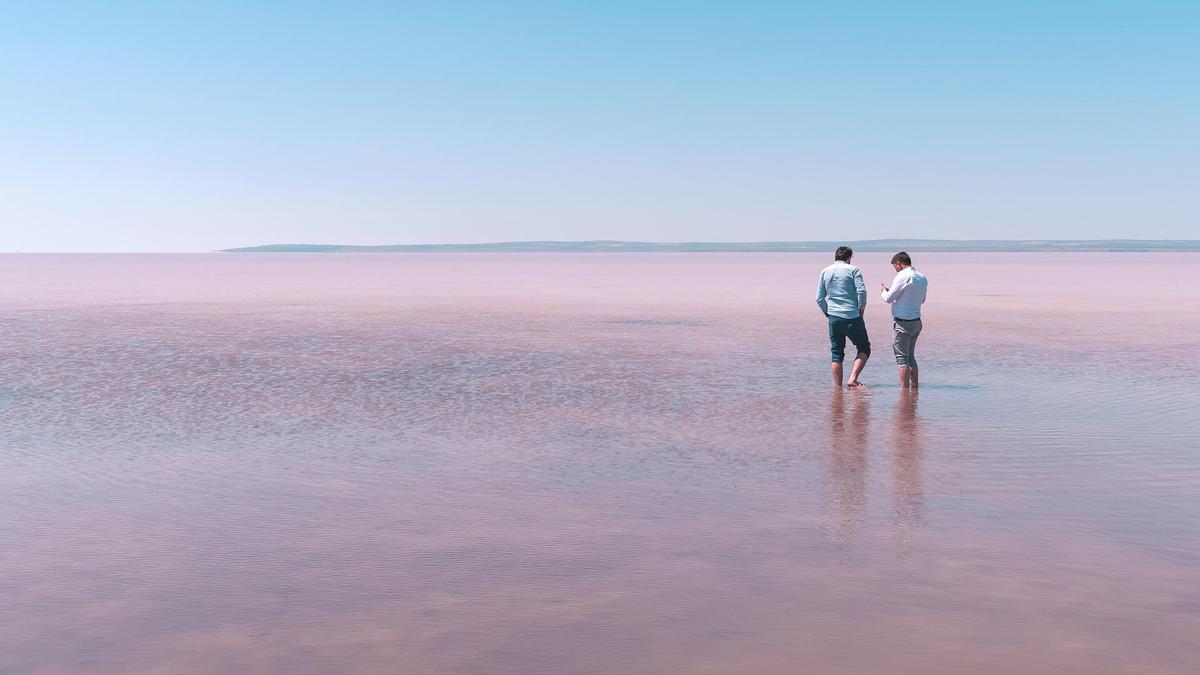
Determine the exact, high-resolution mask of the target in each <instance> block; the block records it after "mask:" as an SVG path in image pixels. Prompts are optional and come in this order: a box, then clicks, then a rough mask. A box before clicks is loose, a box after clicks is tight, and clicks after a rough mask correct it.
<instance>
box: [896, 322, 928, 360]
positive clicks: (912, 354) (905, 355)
mask: <svg viewBox="0 0 1200 675" xmlns="http://www.w3.org/2000/svg"><path fill="white" fill-rule="evenodd" d="M920 334H921V320H920V319H913V320H912V321H907V320H905V319H894V320H893V323H892V351H894V352H896V365H898V366H911V367H913V368H915V367H916V366H917V354H916V352H917V336H918V335H920Z"/></svg>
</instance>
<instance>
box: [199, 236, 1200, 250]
mask: <svg viewBox="0 0 1200 675" xmlns="http://www.w3.org/2000/svg"><path fill="white" fill-rule="evenodd" d="M843 244H845V245H848V246H851V247H853V248H854V250H855V251H858V252H862V253H870V252H894V251H900V250H906V251H918V252H923V253H930V252H938V251H945V252H975V253H985V252H1010V253H1025V252H1060V251H1091V252H1134V253H1136V252H1168V251H1200V240H1188V239H1043V240H1032V239H1019V240H1018V239H1014V240H1002V239H978V240H958V239H870V240H863V241H767V242H681V243H658V242H642V241H509V242H496V243H487V244H397V245H391V246H352V245H345V244H268V245H265V246H246V247H241V248H227V249H223V250H221V251H219V252H220V253H813V252H825V251H832V250H833V249H835V248H837V247H838V246H840V245H843Z"/></svg>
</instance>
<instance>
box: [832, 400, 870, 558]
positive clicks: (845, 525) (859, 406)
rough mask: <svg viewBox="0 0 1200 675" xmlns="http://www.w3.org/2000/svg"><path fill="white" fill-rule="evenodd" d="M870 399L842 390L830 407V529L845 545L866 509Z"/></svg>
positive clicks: (860, 522) (861, 519)
mask: <svg viewBox="0 0 1200 675" xmlns="http://www.w3.org/2000/svg"><path fill="white" fill-rule="evenodd" d="M869 396H870V393H869V392H865V391H851V392H849V393H847V392H846V391H845V390H843V389H841V388H840V387H839V388H837V389H834V390H833V393H832V398H831V399H830V404H829V484H830V487H829V489H830V518H831V520H832V524H831V528H830V529H831V531H832V534H833V536H834V537H835V538H836V539H838V540H839V541H842V542H845V541H848V540H849V538H850V535H851V534H852V533H853V532H854V530H855V529H857V528H858V526H859V525H861V524H862V521H863V516H864V514H865V512H866V508H867V431H868V429H869V428H870V426H871V413H870V406H869V402H870V401H869ZM847 398H849V399H850V400H849V402H847V401H846V399H847Z"/></svg>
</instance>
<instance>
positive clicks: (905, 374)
mask: <svg viewBox="0 0 1200 675" xmlns="http://www.w3.org/2000/svg"><path fill="white" fill-rule="evenodd" d="M898 370H899V371H900V386H901V387H908V383H909V371H911V370H913V369H912V368H909V367H908V366H900V367H899V368H898Z"/></svg>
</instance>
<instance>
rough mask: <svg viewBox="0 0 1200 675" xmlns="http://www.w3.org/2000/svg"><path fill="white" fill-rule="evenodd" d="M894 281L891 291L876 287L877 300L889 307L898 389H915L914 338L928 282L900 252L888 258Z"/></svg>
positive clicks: (883, 287)
mask: <svg viewBox="0 0 1200 675" xmlns="http://www.w3.org/2000/svg"><path fill="white" fill-rule="evenodd" d="M892 269H894V270H896V278H895V279H892V286H891V288H889V287H887V286H884V285H883V284H879V287H880V288H881V289H882V291H881V292H880V296H881V297H882V298H883V301H884V302H886V303H887V304H889V305H891V306H892V351H894V352H895V353H896V366H897V367H898V368H899V369H900V386H901V387H916V386H917V356H916V350H917V336H918V335H920V334H921V305H922V304H923V303H924V302H925V295H926V293H927V292H928V290H929V280H928V279H926V278H925V275H924V274H921V273H920V272H918V271H917V270H916V269H915V268H914V267H913V266H912V258H911V257H910V256H909V255H908V254H907V253H905V252H904V251H901V252H899V253H897V254H896V255H894V256H892Z"/></svg>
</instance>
